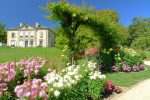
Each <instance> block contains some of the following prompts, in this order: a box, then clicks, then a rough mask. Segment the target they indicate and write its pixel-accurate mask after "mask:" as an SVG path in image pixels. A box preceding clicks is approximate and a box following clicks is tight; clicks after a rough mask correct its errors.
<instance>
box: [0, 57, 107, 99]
mask: <svg viewBox="0 0 150 100" xmlns="http://www.w3.org/2000/svg"><path fill="white" fill-rule="evenodd" d="M45 64H46V59H43V58H39V57H36V58H31V59H28V60H21V61H19V62H11V63H4V64H2V65H1V66H0V77H1V80H0V93H1V95H3V96H1V97H0V99H3V97H4V96H6V98H8V97H9V98H10V96H11V97H12V98H14V99H17V98H19V99H29V100H33V99H38V100H41V99H44V100H56V99H65V100H67V99H73V100H74V99H77V98H78V99H82V100H87V99H89V98H92V99H99V98H101V97H102V94H103V92H104V91H105V78H106V76H105V75H102V74H101V72H99V69H98V67H97V64H96V63H95V62H93V61H89V62H88V63H87V64H85V66H81V65H70V64H68V65H67V67H66V68H64V69H62V70H51V69H47V68H46V70H47V71H46V73H45V71H44V73H45V74H42V75H41V73H43V72H41V71H43V69H45V68H44V66H45Z"/></svg>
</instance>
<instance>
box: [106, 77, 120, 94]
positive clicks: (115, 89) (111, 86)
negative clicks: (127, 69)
mask: <svg viewBox="0 0 150 100" xmlns="http://www.w3.org/2000/svg"><path fill="white" fill-rule="evenodd" d="M105 91H106V93H108V94H112V93H113V92H116V93H121V92H122V89H121V88H120V87H119V86H117V85H115V84H114V83H112V82H111V81H110V80H106V89H105Z"/></svg>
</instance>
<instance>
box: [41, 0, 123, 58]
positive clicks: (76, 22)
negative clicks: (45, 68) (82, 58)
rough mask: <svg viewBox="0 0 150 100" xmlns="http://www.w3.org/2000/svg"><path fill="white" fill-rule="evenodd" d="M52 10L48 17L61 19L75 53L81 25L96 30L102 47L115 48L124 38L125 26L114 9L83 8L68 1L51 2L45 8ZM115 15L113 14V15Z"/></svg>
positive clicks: (55, 19)
mask: <svg viewBox="0 0 150 100" xmlns="http://www.w3.org/2000/svg"><path fill="white" fill-rule="evenodd" d="M44 9H45V10H46V11H48V12H50V15H49V16H47V18H48V19H50V20H53V21H55V22H57V21H59V22H60V24H61V26H62V28H63V29H64V31H65V35H66V37H67V38H68V41H69V42H68V46H69V49H70V51H71V52H72V54H73V55H74V54H75V52H76V50H77V48H78V45H76V44H77V39H76V37H77V31H78V29H79V27H80V26H81V25H85V26H89V27H91V29H93V30H94V31H95V35H96V36H97V37H99V41H101V44H100V45H101V48H105V49H107V50H108V49H109V48H115V47H116V46H117V45H118V44H120V43H121V42H122V41H123V40H124V39H123V38H122V37H123V35H124V34H123V31H122V30H123V29H124V27H123V26H122V25H121V24H120V23H118V19H119V17H118V14H117V13H116V12H114V11H108V10H106V11H98V12H96V11H93V10H89V8H86V9H87V10H85V8H84V9H83V8H82V7H78V6H76V5H70V4H69V3H68V2H67V1H62V0H61V1H60V2H50V3H48V4H47V5H46V7H45V8H44ZM112 15H113V16H112Z"/></svg>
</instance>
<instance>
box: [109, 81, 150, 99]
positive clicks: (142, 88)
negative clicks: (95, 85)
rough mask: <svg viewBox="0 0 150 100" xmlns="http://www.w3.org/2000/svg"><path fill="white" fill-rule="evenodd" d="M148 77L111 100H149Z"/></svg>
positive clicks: (149, 86) (149, 87)
mask: <svg viewBox="0 0 150 100" xmlns="http://www.w3.org/2000/svg"><path fill="white" fill-rule="evenodd" d="M149 84H150V79H147V80H144V81H142V82H139V83H138V84H136V85H134V86H132V87H130V88H129V89H127V91H125V92H123V93H121V94H119V95H117V96H116V97H114V98H112V99H111V100H131V98H132V100H149V98H150V95H149V91H150V85H149Z"/></svg>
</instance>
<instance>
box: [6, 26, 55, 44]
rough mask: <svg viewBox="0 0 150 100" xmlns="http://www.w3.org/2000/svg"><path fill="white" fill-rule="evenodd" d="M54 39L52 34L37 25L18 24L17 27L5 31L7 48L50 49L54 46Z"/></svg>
mask: <svg viewBox="0 0 150 100" xmlns="http://www.w3.org/2000/svg"><path fill="white" fill-rule="evenodd" d="M54 38H55V34H54V32H53V31H52V30H50V29H49V28H46V27H44V26H41V25H40V24H39V23H36V25H35V26H31V25H28V24H23V23H20V26H19V27H16V28H12V29H7V46H13V47H37V46H40V47H50V46H54Z"/></svg>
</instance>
